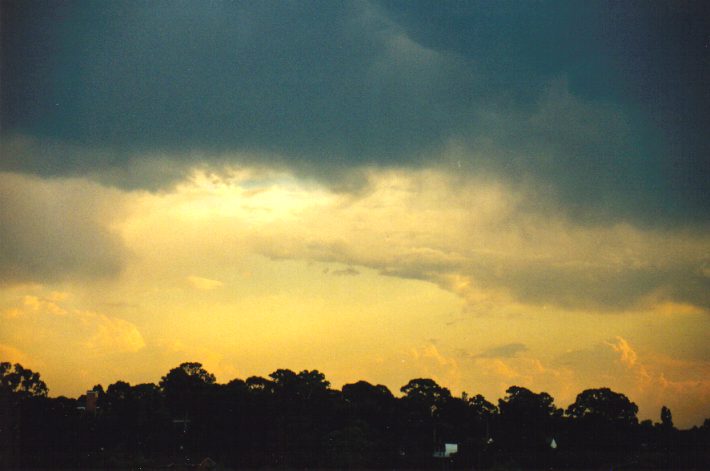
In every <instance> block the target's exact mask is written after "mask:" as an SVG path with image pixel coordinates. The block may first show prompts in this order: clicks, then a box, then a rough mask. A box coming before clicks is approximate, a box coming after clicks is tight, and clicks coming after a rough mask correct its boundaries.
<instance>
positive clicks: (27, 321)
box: [5, 292, 146, 356]
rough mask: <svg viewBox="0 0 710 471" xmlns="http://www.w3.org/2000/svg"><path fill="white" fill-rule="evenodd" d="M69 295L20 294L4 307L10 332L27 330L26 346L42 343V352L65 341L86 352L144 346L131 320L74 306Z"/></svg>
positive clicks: (131, 350) (133, 349)
mask: <svg viewBox="0 0 710 471" xmlns="http://www.w3.org/2000/svg"><path fill="white" fill-rule="evenodd" d="M68 298H69V295H68V293H58V292H50V293H47V294H46V295H44V296H37V295H35V294H31V295H25V296H22V297H21V299H20V300H19V302H16V303H14V305H13V304H9V305H8V307H7V308H6V309H5V312H6V316H5V317H6V322H7V323H8V326H10V327H11V328H12V329H11V331H12V332H15V333H17V332H26V335H27V336H28V338H25V339H24V341H25V342H29V344H28V347H27V348H31V349H32V350H36V349H37V347H38V345H41V346H43V347H45V348H46V350H44V351H43V352H42V354H47V353H48V352H49V353H51V352H52V351H56V350H53V349H66V347H67V345H66V342H67V341H71V342H72V345H74V346H75V347H76V349H77V351H78V352H80V353H84V354H86V355H88V356H94V355H107V354H115V353H134V352H137V351H139V350H141V349H143V348H144V347H145V345H146V343H145V340H144V338H143V335H142V334H141V332H140V330H139V329H138V327H137V326H136V325H135V324H134V323H132V322H130V321H128V320H125V319H122V318H119V317H115V316H110V315H106V314H103V313H100V312H95V311H92V310H86V309H79V308H76V307H74V306H73V305H72V302H71V300H70V299H68ZM7 313H11V315H9V316H8V315H7ZM27 348H25V349H27Z"/></svg>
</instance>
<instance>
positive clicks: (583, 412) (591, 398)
mask: <svg viewBox="0 0 710 471" xmlns="http://www.w3.org/2000/svg"><path fill="white" fill-rule="evenodd" d="M637 412H638V406H637V405H636V404H634V403H633V402H631V401H630V400H629V398H627V397H626V396H624V395H623V394H620V393H616V392H614V391H612V390H611V389H609V388H599V389H586V390H584V391H582V392H581V393H579V394H578V395H577V399H576V400H575V401H574V403H573V404H572V405H570V406H569V407H568V408H567V415H569V416H570V417H572V418H575V419H581V418H598V419H600V420H603V421H607V422H612V423H615V424H620V425H631V424H635V423H637V422H638V419H637V418H636V413H637Z"/></svg>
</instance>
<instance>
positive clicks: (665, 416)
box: [661, 406, 673, 429]
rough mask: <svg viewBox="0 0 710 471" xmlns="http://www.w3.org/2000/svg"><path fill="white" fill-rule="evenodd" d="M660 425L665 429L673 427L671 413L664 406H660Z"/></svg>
mask: <svg viewBox="0 0 710 471" xmlns="http://www.w3.org/2000/svg"><path fill="white" fill-rule="evenodd" d="M661 426H662V427H664V428H667V429H672V428H673V414H671V410H670V409H669V408H667V407H666V406H663V407H661Z"/></svg>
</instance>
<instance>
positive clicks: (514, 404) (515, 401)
mask: <svg viewBox="0 0 710 471" xmlns="http://www.w3.org/2000/svg"><path fill="white" fill-rule="evenodd" d="M505 392H506V396H505V397H504V398H502V399H499V400H498V408H499V409H500V414H501V415H502V416H503V417H510V418H515V419H516V420H525V421H528V420H538V419H542V418H547V417H559V416H561V415H562V409H558V408H557V407H555V400H554V398H553V397H552V396H550V395H549V394H548V393H546V392H541V393H534V392H532V391H530V390H529V389H527V388H523V387H520V386H511V387H509V388H508V389H507V390H506V391H505Z"/></svg>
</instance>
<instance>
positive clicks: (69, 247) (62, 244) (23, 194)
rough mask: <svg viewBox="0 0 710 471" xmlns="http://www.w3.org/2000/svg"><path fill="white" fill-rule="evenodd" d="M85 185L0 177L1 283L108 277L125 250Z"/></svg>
mask: <svg viewBox="0 0 710 471" xmlns="http://www.w3.org/2000/svg"><path fill="white" fill-rule="evenodd" d="M86 187H87V184H85V183H78V182H71V181H70V182H67V181H63V182H44V181H39V180H37V179H29V178H24V177H19V176H16V175H10V174H3V173H0V201H2V205H0V241H2V244H1V245H0V284H12V283H23V282H56V281H62V280H65V279H72V280H77V279H79V280H81V279H96V278H99V279H101V278H104V277H111V276H114V275H116V274H118V273H119V272H120V270H121V268H122V266H123V263H124V261H125V257H126V255H127V251H126V249H125V248H124V246H123V243H122V241H121V239H120V238H119V237H118V236H117V235H115V234H113V233H111V232H110V231H109V230H108V229H107V226H106V221H105V220H104V219H105V218H106V217H110V216H111V210H110V204H109V203H107V202H105V201H92V200H91V199H90V198H87V194H88V195H93V193H91V192H89V191H87V188H86Z"/></svg>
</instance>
